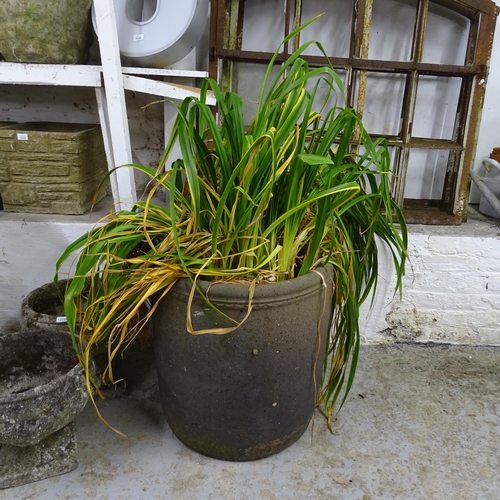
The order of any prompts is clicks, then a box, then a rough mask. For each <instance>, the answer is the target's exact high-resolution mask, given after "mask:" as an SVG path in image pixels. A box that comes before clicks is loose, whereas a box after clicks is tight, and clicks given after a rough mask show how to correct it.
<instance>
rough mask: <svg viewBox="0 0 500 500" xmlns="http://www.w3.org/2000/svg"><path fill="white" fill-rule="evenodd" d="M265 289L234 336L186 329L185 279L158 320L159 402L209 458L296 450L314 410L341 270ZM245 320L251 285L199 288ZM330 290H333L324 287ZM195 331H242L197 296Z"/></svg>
mask: <svg viewBox="0 0 500 500" xmlns="http://www.w3.org/2000/svg"><path fill="white" fill-rule="evenodd" d="M318 272H319V273H320V274H321V276H319V275H318V274H317V273H314V272H311V273H309V274H308V275H306V276H303V277H300V278H295V279H292V280H288V281H283V282H279V283H272V284H258V285H257V286H256V289H255V294H254V297H253V299H252V311H251V314H250V316H249V317H248V319H247V320H246V321H245V322H244V323H243V324H242V325H241V326H239V327H238V328H237V329H236V330H234V331H233V332H232V333H229V334H222V335H216V334H203V335H192V334H190V333H188V332H187V330H186V314H187V304H188V299H189V293H190V291H191V286H192V284H191V281H189V280H187V279H182V280H179V281H178V282H177V283H176V285H175V286H174V287H173V289H172V290H171V291H170V292H169V293H168V294H167V296H166V297H164V298H163V299H162V300H161V302H160V304H159V307H158V309H157V310H156V312H155V315H154V317H153V331H154V347H155V356H156V365H157V370H158V377H159V388H160V397H161V400H162V405H163V409H164V413H165V417H166V419H167V422H168V424H169V426H170V428H171V429H172V431H173V432H174V434H175V435H176V436H177V437H178V438H179V439H180V440H181V441H182V442H183V443H185V444H186V445H187V446H189V447H190V448H192V449H194V450H196V451H198V452H200V453H202V454H204V455H207V456H210V457H214V458H219V459H223V460H233V461H243V460H253V459H257V458H263V457H266V456H269V455H272V454H274V453H277V452H279V451H281V450H283V449H284V448H286V447H287V446H289V445H291V444H292V443H294V442H295V441H296V440H297V439H299V437H300V436H301V435H302V434H303V433H304V432H305V430H306V429H307V426H308V424H309V422H310V420H311V417H312V415H313V412H314V408H315V403H316V398H317V395H318V388H319V385H320V382H321V373H322V367H323V358H324V352H325V345H326V338H327V335H328V333H329V328H330V323H331V317H332V295H333V282H332V275H331V274H332V269H331V268H329V267H327V268H322V269H320V270H319V271H318ZM198 285H199V288H200V289H201V291H202V293H205V294H207V295H208V298H209V299H210V302H211V303H212V304H213V305H214V306H216V307H217V308H219V309H220V310H221V311H223V312H224V313H225V314H227V315H228V316H230V317H231V318H234V319H236V320H238V321H241V319H242V318H243V317H244V316H245V314H246V312H247V309H248V300H249V285H248V284H234V283H232V284H228V283H215V284H214V283H212V284H211V283H209V282H199V284H198ZM325 285H326V287H325ZM191 318H192V321H193V327H194V329H195V330H202V329H210V328H217V327H228V326H234V323H231V322H230V321H229V320H227V319H226V318H224V317H223V316H221V315H220V313H218V312H216V311H214V310H213V309H212V308H210V306H209V305H208V304H207V303H206V302H205V301H204V300H203V298H202V297H201V296H200V295H199V294H198V293H196V294H195V296H194V300H193V304H192V311H191Z"/></svg>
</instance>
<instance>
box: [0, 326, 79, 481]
mask: <svg viewBox="0 0 500 500" xmlns="http://www.w3.org/2000/svg"><path fill="white" fill-rule="evenodd" d="M87 401H88V393H87V390H86V384H85V375H84V373H83V369H82V368H81V366H80V365H79V364H78V360H77V358H76V355H75V352H74V350H73V346H72V343H71V339H70V337H69V335H67V334H66V333H58V332H50V331H43V330H34V329H33V330H28V331H25V332H21V333H13V334H6V335H2V336H0V465H1V467H0V488H5V487H11V486H18V485H20V484H24V483H26V482H31V481H36V480H38V479H43V478H45V477H50V476H53V475H57V474H62V473H64V472H69V471H70V470H73V469H74V468H75V467H76V465H77V461H76V436H75V431H74V427H73V420H74V419H75V417H76V416H77V415H78V414H79V413H80V412H81V411H82V409H83V407H84V406H85V404H86V402H87Z"/></svg>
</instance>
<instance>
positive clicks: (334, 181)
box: [55, 30, 407, 417]
mask: <svg viewBox="0 0 500 500" xmlns="http://www.w3.org/2000/svg"><path fill="white" fill-rule="evenodd" d="M297 31H298V30H296V31H294V32H293V33H291V34H290V36H289V37H288V38H287V39H286V40H285V41H284V42H283V43H285V42H287V41H288V40H289V39H290V38H292V37H293V36H294V35H295V34H296V33H297ZM312 43H313V42H309V43H306V44H304V45H302V46H301V47H300V48H299V49H298V50H296V51H295V52H294V53H293V54H292V55H291V56H290V57H289V59H288V60H287V61H286V62H284V63H283V64H282V65H281V67H280V70H279V72H278V74H277V75H276V77H275V78H274V79H273V80H272V81H271V76H270V75H271V69H272V67H273V63H274V62H275V61H274V59H273V61H272V62H271V63H270V65H269V67H268V70H267V73H266V76H265V79H264V82H263V84H262V89H263V90H262V93H261V96H260V100H259V103H258V107H257V112H256V115H255V119H254V121H253V122H252V124H251V125H250V127H249V128H248V130H245V128H244V125H243V123H244V122H243V103H242V98H241V97H240V96H239V95H237V94H236V93H231V92H228V93H222V92H221V90H220V89H219V87H218V86H217V84H216V82H215V81H213V80H211V79H206V80H204V82H203V84H202V86H201V92H200V97H199V98H194V97H189V98H186V99H185V100H184V101H183V102H181V103H180V104H179V105H178V106H177V109H178V114H177V118H176V121H175V125H174V127H173V130H172V134H171V137H170V140H169V143H168V144H167V147H166V150H165V153H164V155H163V158H162V160H161V162H160V164H159V166H158V169H156V170H153V169H150V168H148V167H145V166H139V165H135V166H133V167H134V168H136V169H138V170H140V171H142V172H144V173H146V174H148V175H149V176H150V177H151V179H152V182H153V186H154V187H153V188H152V190H151V191H150V193H149V195H148V196H147V198H146V199H145V201H140V202H137V203H136V204H135V205H134V207H133V208H132V209H131V210H122V211H118V212H116V213H112V214H110V215H109V216H107V217H106V218H105V219H103V220H102V221H101V223H100V224H98V225H96V227H94V228H93V229H92V230H91V231H89V233H88V234H86V235H84V236H82V237H81V238H79V239H78V240H76V241H75V242H74V243H72V244H71V245H70V246H69V247H68V248H67V249H66V251H65V252H64V253H63V255H62V256H61V258H60V259H59V261H58V262H57V271H58V272H59V269H60V267H61V265H62V264H63V263H64V262H65V261H67V260H68V259H70V258H73V257H72V255H73V253H74V252H75V251H76V252H79V257H78V260H77V262H76V265H75V269H74V275H75V277H74V279H73V281H72V282H71V284H70V286H69V287H68V289H67V290H66V293H65V301H64V304H65V311H66V316H67V320H68V324H69V327H70V330H71V333H72V335H73V339H74V345H75V348H76V350H77V352H78V353H79V355H80V359H81V361H82V364H83V365H84V367H85V368H87V367H88V362H89V353H90V352H91V351H92V349H93V348H94V347H95V346H97V345H99V346H103V345H105V346H106V347H107V349H108V354H109V360H110V365H109V367H108V368H109V372H108V373H107V376H109V377H110V378H111V379H112V372H111V361H112V360H113V358H114V356H116V355H117V353H118V352H119V351H120V349H121V348H122V347H123V346H126V345H128V343H129V342H130V341H131V340H133V339H134V338H135V336H136V335H137V334H138V332H139V331H140V329H141V328H142V327H144V326H145V325H146V323H147V321H148V318H149V317H150V315H151V314H152V312H153V311H154V309H155V307H156V303H157V300H158V297H161V296H164V295H165V294H166V293H168V291H169V290H170V288H171V287H172V286H173V285H174V283H175V282H176V280H177V279H179V278H182V277H188V278H191V279H192V280H193V282H194V283H195V281H196V279H198V278H203V279H207V280H248V281H253V282H254V283H255V282H258V281H280V280H287V279H292V278H294V277H297V276H301V275H304V274H306V273H308V272H309V271H311V270H313V269H314V268H316V267H318V266H320V265H324V264H326V263H331V264H332V265H333V266H334V273H335V287H336V288H335V290H336V291H335V294H334V295H335V296H334V311H335V314H334V318H333V323H334V324H333V329H332V331H333V334H332V336H331V337H330V338H329V345H328V349H327V357H326V359H325V360H324V377H323V382H322V392H321V398H320V401H318V404H320V403H321V404H322V405H323V407H324V410H325V413H326V415H328V416H329V417H330V416H331V415H332V412H333V410H334V406H335V404H336V403H338V402H340V405H339V406H341V404H342V403H343V402H344V400H345V397H346V395H347V393H348V391H349V389H350V387H351V385H352V382H353V377H354V373H355V370H356V362H357V358H358V349H359V327H358V319H359V309H360V305H361V304H362V302H363V301H364V300H365V299H366V298H367V297H368V296H369V294H370V292H372V291H374V289H375V288H376V285H377V276H378V247H377V240H381V241H383V242H385V244H386V245H387V246H388V248H389V249H390V250H391V252H392V256H393V260H394V265H395V271H396V276H397V283H396V288H397V289H399V290H400V289H401V285H402V277H403V274H404V268H405V260H406V248H407V231H406V226H405V222H404V218H403V215H402V213H401V210H400V209H399V207H398V206H397V205H396V204H395V203H394V201H393V200H392V199H391V197H390V189H389V181H390V179H389V177H390V175H391V174H390V158H389V152H388V149H387V145H386V143H385V141H384V140H383V139H377V140H372V139H371V138H370V136H369V135H368V134H367V133H366V131H365V130H364V128H363V125H362V123H361V122H360V120H359V119H358V117H357V115H356V113H355V111H354V110H352V109H350V108H346V107H341V106H336V105H333V106H330V107H328V108H327V107H326V104H327V102H331V101H332V100H334V97H335V96H339V98H340V97H341V96H342V95H343V88H342V82H341V80H340V79H339V77H338V75H337V74H336V73H335V71H334V69H333V68H332V67H331V66H325V67H321V68H312V67H310V66H309V64H308V63H307V62H306V61H305V60H304V59H303V58H302V57H301V56H302V54H303V53H304V51H305V50H306V49H307V47H308V46H309V45H311V44H312ZM314 43H315V44H316V45H317V47H318V48H319V49H320V50H321V51H323V49H322V47H321V45H320V44H319V43H316V42H314ZM278 50H279V49H278ZM323 53H324V52H323ZM276 54H278V51H277V52H276ZM325 56H326V54H325ZM275 58H276V56H275ZM320 84H323V86H324V84H326V85H327V88H328V89H329V91H328V92H327V95H326V96H325V98H324V104H323V109H321V110H320V111H315V110H314V108H313V102H314V101H315V98H317V94H318V88H319V85H320ZM264 89H269V90H267V91H265V90H264ZM209 93H211V94H213V95H214V96H215V99H216V101H217V110H218V118H217V119H216V118H215V117H214V114H213V111H212V108H211V107H210V106H209V105H207V103H206V100H207V96H208V95H209ZM356 138H358V139H356ZM176 141H178V143H179V145H180V149H181V151H182V158H181V159H178V160H176V161H175V162H174V163H173V165H172V168H171V170H168V171H167V172H165V170H164V167H165V164H166V161H167V159H168V158H169V155H170V153H171V151H172V147H173V145H174V143H175V142H176ZM159 187H164V188H166V190H167V191H168V193H169V201H168V204H167V206H166V207H162V206H159V205H158V204H154V203H153V202H152V197H153V195H154V193H155V191H156V190H157V189H158V188H159ZM55 279H56V280H57V279H58V276H57V275H56V278H55ZM86 283H90V285H88V288H86V289H85V290H86V291H85V293H86V294H87V295H88V296H87V297H86V298H87V302H86V304H87V305H86V308H85V310H81V309H79V308H78V305H79V304H80V303H81V301H80V300H79V299H80V296H81V294H82V293H83V290H84V286H85V284H86ZM77 321H78V324H80V325H81V328H80V330H79V331H76V325H77ZM237 326H238V325H236V324H235V328H236V327H237ZM211 333H225V332H219V331H217V329H214V330H213V331H212V332H211ZM87 373H88V370H87ZM87 380H88V385H89V389H90V385H91V383H92V381H91V379H90V376H89V375H88V379H87Z"/></svg>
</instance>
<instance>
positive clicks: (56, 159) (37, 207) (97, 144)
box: [0, 122, 108, 214]
mask: <svg viewBox="0 0 500 500" xmlns="http://www.w3.org/2000/svg"><path fill="white" fill-rule="evenodd" d="M107 170H108V168H107V162H106V155H105V152H104V144H103V138H102V133H101V129H100V127H99V126H97V125H89V124H77V123H45V122H39V123H20V124H17V125H11V126H8V127H4V128H0V196H1V198H2V201H3V205H4V210H5V211H7V212H28V213H44V214H83V213H85V212H87V211H88V210H89V209H90V208H91V206H92V201H93V200H94V195H95V194H96V192H97V188H98V186H99V183H100V182H101V180H102V179H103V178H104V176H105V175H106V173H107ZM105 194H106V188H104V189H102V190H101V192H100V193H99V197H98V198H97V200H100V199H102V198H103V197H104V196H105Z"/></svg>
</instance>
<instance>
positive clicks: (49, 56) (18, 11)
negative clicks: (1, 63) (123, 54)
mask: <svg viewBox="0 0 500 500" xmlns="http://www.w3.org/2000/svg"><path fill="white" fill-rule="evenodd" d="M91 7H92V0H50V1H48V0H1V2H0V19H1V20H2V29H1V30H0V52H1V53H2V54H3V56H4V57H5V59H6V60H7V61H8V62H32V63H51V64H75V63H85V62H87V61H88V60H89V49H90V46H91V44H92V39H93V36H92V27H91V22H90V9H91Z"/></svg>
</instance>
